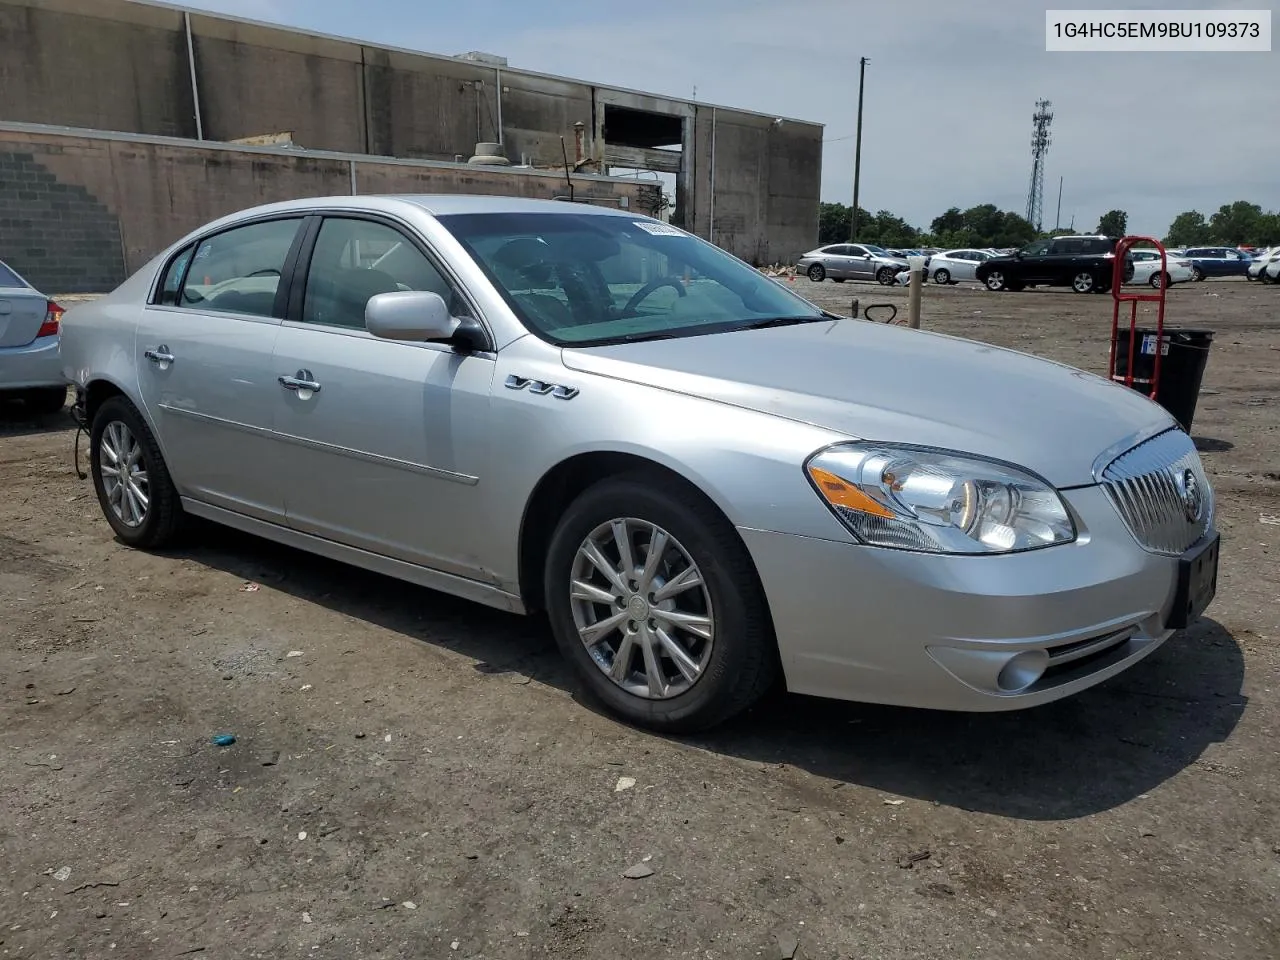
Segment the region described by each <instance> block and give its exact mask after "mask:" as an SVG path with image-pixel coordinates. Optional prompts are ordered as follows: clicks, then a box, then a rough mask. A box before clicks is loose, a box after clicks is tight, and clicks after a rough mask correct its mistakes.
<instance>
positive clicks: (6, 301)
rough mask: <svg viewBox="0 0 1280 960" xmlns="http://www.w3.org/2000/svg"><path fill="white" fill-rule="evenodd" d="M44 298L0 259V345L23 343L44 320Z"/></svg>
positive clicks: (31, 336)
mask: <svg viewBox="0 0 1280 960" xmlns="http://www.w3.org/2000/svg"><path fill="white" fill-rule="evenodd" d="M47 309H48V301H47V300H46V299H45V297H44V294H42V293H39V292H38V291H36V290H33V289H32V288H31V287H30V286H28V285H27V282H26V281H25V280H23V279H22V278H21V277H20V276H18V275H17V274H16V273H15V272H14V271H12V270H10V269H9V268H8V267H7V266H5V265H4V264H3V263H0V347H25V346H26V345H27V344H29V343H30V342H31V341H32V340H34V339H35V338H36V334H37V333H39V332H40V326H41V324H43V323H44V317H45V313H46V311H47Z"/></svg>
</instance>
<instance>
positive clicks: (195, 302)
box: [134, 217, 302, 522]
mask: <svg viewBox="0 0 1280 960" xmlns="http://www.w3.org/2000/svg"><path fill="white" fill-rule="evenodd" d="M301 222H302V220H301V218H297V217H294V218H289V219H278V220H268V221H263V222H259V223H252V224H248V225H246V226H241V227H236V228H234V229H231V230H227V231H224V232H222V233H218V234H215V235H214V236H211V237H207V238H205V239H203V240H201V241H200V242H198V243H197V244H194V245H193V246H191V247H188V248H187V249H186V250H183V251H182V252H180V253H179V254H178V255H177V256H176V257H175V258H174V259H173V260H172V262H170V263H169V265H168V266H167V268H166V270H165V274H164V278H163V281H162V283H161V284H160V287H159V289H158V290H157V293H156V296H155V297H154V299H153V302H152V303H149V304H147V306H146V307H145V308H144V309H143V311H142V318H141V320H140V322H139V323H138V327H137V335H136V338H135V342H134V349H135V350H136V351H137V360H136V364H137V369H138V379H139V388H140V391H141V396H142V401H143V405H144V406H145V407H146V412H147V413H148V415H149V417H150V420H151V422H152V424H154V425H155V428H156V434H157V440H158V442H159V443H160V447H161V449H162V450H163V452H164V458H165V462H166V464H167V465H168V467H169V472H170V474H171V475H172V477H173V481H174V483H175V485H176V486H177V488H178V491H179V492H180V493H181V494H182V495H183V496H184V497H192V498H194V499H196V500H201V501H203V502H205V503H208V504H212V505H213V506H216V507H223V508H225V509H228V510H234V511H235V512H237V513H243V514H247V515H249V516H252V517H256V518H258V519H261V520H268V521H275V522H283V520H284V501H283V499H282V496H281V485H280V478H279V475H278V472H277V470H276V465H277V459H276V456H277V454H276V447H275V444H274V443H273V441H272V439H271V417H272V413H273V411H274V409H275V401H276V399H277V398H276V389H277V387H276V382H275V373H274V366H273V364H272V352H273V350H274V349H275V341H276V334H277V333H278V332H279V330H280V317H281V316H283V309H284V303H283V296H282V295H280V291H278V290H277V288H278V286H279V283H280V276H281V273H282V272H283V271H284V269H285V262H286V260H287V259H288V256H289V252H290V248H291V246H292V245H293V244H294V242H295V238H296V235H297V234H298V226H299V224H300V223H301Z"/></svg>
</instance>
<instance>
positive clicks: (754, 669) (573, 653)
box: [544, 476, 778, 731]
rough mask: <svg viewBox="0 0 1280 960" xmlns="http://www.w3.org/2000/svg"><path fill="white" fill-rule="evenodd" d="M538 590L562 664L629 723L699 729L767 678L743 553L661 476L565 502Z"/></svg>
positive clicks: (770, 649) (690, 495)
mask: <svg viewBox="0 0 1280 960" xmlns="http://www.w3.org/2000/svg"><path fill="white" fill-rule="evenodd" d="M544 589H545V602H546V607H547V611H548V614H549V615H550V619H551V626H552V630H553V632H554V634H555V638H556V642H557V643H558V644H559V646H560V649H561V651H562V652H563V653H564V655H565V657H566V659H568V661H569V662H570V664H572V665H573V667H574V669H575V671H576V673H577V674H578V676H579V677H580V678H581V679H582V681H583V682H584V683H585V684H586V686H588V687H589V688H590V689H591V691H592V692H593V693H594V694H595V695H596V696H597V697H599V698H600V699H601V700H602V701H604V703H605V705H606V706H608V708H609V709H610V710H611V711H612V712H614V713H615V714H617V715H619V716H620V717H622V718H623V719H625V720H627V721H629V722H631V723H635V724H639V725H641V726H646V727H651V728H653V729H657V730H666V731H693V730H700V729H706V728H708V727H711V726H714V725H715V724H717V723H720V722H722V721H724V720H727V719H728V718H729V717H731V716H733V715H735V714H737V713H739V712H741V711H742V710H745V709H746V708H747V707H749V706H751V705H752V704H753V703H755V702H756V701H757V700H758V699H759V698H760V697H761V696H763V694H764V693H765V692H766V691H767V690H768V688H769V687H770V686H771V685H772V683H773V681H774V679H775V678H776V676H777V669H778V657H777V647H776V644H775V642H774V638H773V631H772V628H771V619H770V616H769V611H768V608H767V606H766V604H765V602H764V594H763V590H762V588H761V586H760V583H759V579H758V578H757V576H756V573H755V568H754V566H753V565H752V563H751V559H750V557H749V556H748V554H747V551H746V548H745V547H744V546H743V545H742V542H741V540H740V539H739V538H738V535H737V533H736V532H735V531H734V529H733V527H732V526H731V525H730V524H729V523H728V521H727V520H725V519H724V517H723V516H722V515H720V514H719V512H718V511H717V510H716V509H715V508H714V507H713V506H712V505H711V504H710V503H708V502H706V501H705V500H703V499H702V498H701V497H700V496H699V495H698V494H696V493H695V492H693V491H688V490H684V489H681V488H673V487H672V486H671V485H670V484H666V483H663V482H662V479H661V478H655V477H649V476H629V477H620V478H613V479H609V480H605V481H602V482H601V483H599V484H597V485H595V486H593V487H591V488H590V489H588V490H587V491H586V492H585V493H583V494H582V495H581V496H580V497H579V498H578V499H577V500H575V501H574V502H573V504H572V505H571V506H570V507H569V509H568V510H567V511H566V513H565V515H564V517H563V518H562V519H561V521H560V524H559V526H558V527H557V529H556V532H555V535H554V536H553V537H552V541H551V546H550V549H549V551H548V556H547V565H546V572H545V577H544Z"/></svg>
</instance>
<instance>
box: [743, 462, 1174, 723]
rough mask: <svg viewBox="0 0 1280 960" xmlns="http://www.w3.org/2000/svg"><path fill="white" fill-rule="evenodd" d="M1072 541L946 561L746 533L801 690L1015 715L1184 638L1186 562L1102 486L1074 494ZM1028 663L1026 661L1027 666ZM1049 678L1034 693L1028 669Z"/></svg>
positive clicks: (787, 667)
mask: <svg viewBox="0 0 1280 960" xmlns="http://www.w3.org/2000/svg"><path fill="white" fill-rule="evenodd" d="M1063 496H1064V498H1065V499H1066V500H1067V502H1068V505H1069V506H1070V508H1071V510H1072V512H1073V513H1074V514H1075V519H1076V524H1077V528H1078V529H1079V531H1080V535H1079V538H1078V539H1077V540H1076V542H1074V543H1072V544H1065V545H1062V546H1057V547H1048V548H1045V549H1041V550H1032V551H1028V552H1025V553H1020V554H1011V555H1005V556H991V557H982V556H968V557H965V556H937V555H930V554H922V553H911V552H907V551H901V550H887V549H881V548H875V547H866V546H861V545H858V544H855V543H849V542H837V541H832V540H818V539H813V538H806V537H797V536H792V535H788V534H779V533H771V532H765V531H761V530H754V529H747V528H740V533H741V535H742V537H743V540H744V541H745V542H746V545H747V549H748V550H749V551H750V552H751V555H752V557H753V559H754V560H755V563H756V567H757V569H758V571H759V573H760V578H761V581H762V582H763V584H764V588H765V593H766V595H767V597H768V600H769V605H770V609H771V612H772V614H773V621H774V626H775V629H776V632H777V637H778V647H779V650H780V653H781V655H782V662H783V668H784V671H785V674H786V680H787V687H788V689H790V690H791V691H793V692H795V693H802V694H809V695H813V696H821V697H831V698H835V699H841V700H857V701H865V702H871V703H889V704H897V705H901V706H913V707H925V708H932V709H941V710H965V711H996V710H1015V709H1019V708H1022V707H1030V706H1035V705H1037V704H1042V703H1047V702H1049V701H1052V700H1057V699H1059V698H1061V697H1065V696H1068V695H1070V694H1073V693H1077V692H1079V691H1081V690H1084V689H1086V688H1088V687H1091V686H1093V685H1094V684H1097V683H1100V682H1102V681H1103V680H1105V679H1107V678H1108V677H1111V676H1114V675H1115V674H1117V673H1119V672H1121V671H1122V670H1124V669H1126V668H1127V667H1129V666H1131V665H1132V664H1134V663H1136V662H1137V661H1138V660H1140V659H1142V658H1143V657H1144V656H1146V655H1147V654H1149V653H1151V652H1152V651H1153V650H1154V649H1155V648H1156V647H1158V646H1159V645H1160V644H1161V643H1163V642H1164V641H1165V640H1166V639H1168V637H1169V636H1170V635H1171V634H1172V633H1173V631H1172V630H1171V629H1168V628H1167V627H1166V626H1165V624H1166V622H1167V621H1168V620H1169V615H1170V611H1171V608H1172V605H1173V600H1174V594H1175V591H1176V587H1177V571H1178V560H1177V558H1175V557H1167V556H1158V555H1156V554H1152V553H1148V552H1147V551H1145V550H1143V549H1142V548H1141V547H1140V546H1138V544H1137V543H1136V542H1135V540H1134V539H1133V536H1132V535H1131V534H1130V533H1129V531H1128V529H1127V528H1126V527H1125V525H1124V523H1123V521H1122V520H1121V518H1120V516H1119V515H1118V514H1117V513H1116V511H1115V509H1114V508H1113V507H1112V506H1111V504H1110V503H1109V502H1108V500H1107V499H1106V496H1105V495H1104V493H1103V492H1102V490H1101V489H1100V488H1097V487H1089V488H1081V489H1076V490H1070V491H1065V492H1064V494H1063ZM1019 654H1023V656H1022V657H1021V658H1019V659H1017V660H1016V661H1015V658H1018V657H1019ZM1027 667H1029V668H1030V669H1032V671H1033V672H1034V671H1035V670H1038V669H1042V670H1043V673H1042V674H1041V675H1040V676H1039V678H1038V679H1036V680H1035V682H1032V683H1030V685H1024V684H1023V683H1022V681H1021V680H1020V679H1019V678H1020V677H1022V678H1025V676H1026V675H1027V674H1026V673H1025V672H1024V668H1027Z"/></svg>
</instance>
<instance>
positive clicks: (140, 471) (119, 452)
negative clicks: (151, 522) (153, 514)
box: [98, 420, 151, 527]
mask: <svg viewBox="0 0 1280 960" xmlns="http://www.w3.org/2000/svg"><path fill="white" fill-rule="evenodd" d="M98 469H99V470H100V471H101V473H102V486H103V490H104V491H105V493H106V496H107V504H108V505H109V506H110V508H111V511H112V513H114V514H115V515H116V518H117V519H118V520H119V521H120V522H121V523H123V524H124V525H125V526H127V527H140V526H142V524H143V522H144V521H145V520H146V519H147V511H148V510H150V509H151V483H150V480H149V479H148V477H147V465H146V463H145V462H144V461H143V459H142V444H141V443H139V442H138V438H137V437H135V436H134V435H133V431H131V430H130V429H129V427H128V426H127V425H125V424H124V423H122V422H121V421H119V420H112V421H111V422H110V423H109V424H107V428H106V430H104V431H103V433H102V443H101V445H100V447H99V450H98Z"/></svg>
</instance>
